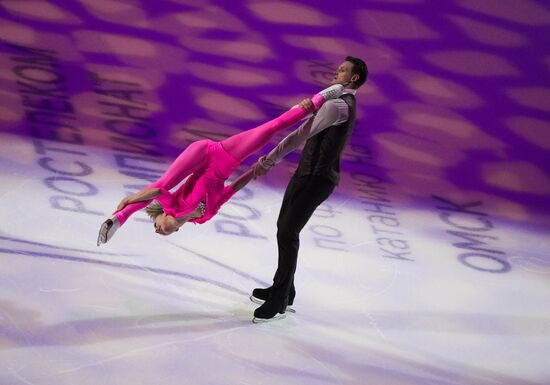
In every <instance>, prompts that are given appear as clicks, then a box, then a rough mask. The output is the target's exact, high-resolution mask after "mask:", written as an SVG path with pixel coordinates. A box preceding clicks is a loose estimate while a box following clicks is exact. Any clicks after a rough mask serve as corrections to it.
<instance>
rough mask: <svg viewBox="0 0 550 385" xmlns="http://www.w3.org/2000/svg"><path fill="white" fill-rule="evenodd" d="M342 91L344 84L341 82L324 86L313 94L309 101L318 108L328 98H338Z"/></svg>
mask: <svg viewBox="0 0 550 385" xmlns="http://www.w3.org/2000/svg"><path fill="white" fill-rule="evenodd" d="M343 93H344V86H343V85H341V84H334V85H332V86H330V87H328V88H325V89H324V90H322V91H321V92H319V93H317V94H315V95H313V97H312V98H311V102H312V103H313V105H314V106H315V109H316V110H318V109H319V108H320V107H321V106H322V105H323V103H324V102H326V101H327V100H330V99H336V98H339V97H340V96H341V95H342V94H343Z"/></svg>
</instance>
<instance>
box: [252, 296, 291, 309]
mask: <svg viewBox="0 0 550 385" xmlns="http://www.w3.org/2000/svg"><path fill="white" fill-rule="evenodd" d="M250 300H251V301H252V302H254V303H257V304H258V305H263V303H264V302H265V301H264V300H263V299H259V298H257V297H254V296H253V295H251V296H250ZM286 311H287V312H289V313H296V310H294V309H293V308H291V307H290V306H287V307H286Z"/></svg>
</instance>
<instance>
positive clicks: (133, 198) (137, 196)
mask: <svg viewBox="0 0 550 385" xmlns="http://www.w3.org/2000/svg"><path fill="white" fill-rule="evenodd" d="M160 195H162V192H161V189H160V188H156V187H152V188H144V189H141V190H140V191H138V192H137V193H134V194H132V195H129V196H127V197H125V198H124V199H122V200H121V201H120V203H119V204H118V206H117V208H116V209H117V211H118V210H122V209H123V208H124V207H126V206H127V205H129V204H130V203H136V202H143V201H148V200H150V199H153V198H156V197H158V196H160Z"/></svg>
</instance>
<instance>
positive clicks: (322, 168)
mask: <svg viewBox="0 0 550 385" xmlns="http://www.w3.org/2000/svg"><path fill="white" fill-rule="evenodd" d="M367 75H368V69H367V66H366V64H365V62H363V60H361V59H359V58H356V57H352V56H348V57H346V59H345V61H344V62H343V63H342V64H340V66H338V68H337V70H336V71H335V72H334V77H333V79H332V82H331V84H332V85H334V84H342V85H343V86H344V87H345V90H344V94H343V95H342V96H340V97H339V98H337V99H333V100H329V101H327V102H326V103H325V104H324V105H323V106H322V107H321V108H320V109H319V110H318V111H317V113H316V114H315V115H314V116H313V117H311V118H310V119H309V120H307V121H306V122H305V123H304V124H302V126H300V127H299V128H298V129H297V130H296V131H294V132H292V133H291V134H289V135H288V136H287V137H286V138H284V139H283V140H282V141H281V142H280V143H279V144H278V145H277V147H276V148H274V149H273V150H272V151H271V152H270V153H269V154H268V155H267V156H263V157H261V158H260V159H259V160H258V162H257V163H256V164H255V165H254V166H253V167H254V174H255V175H265V174H266V173H267V172H268V171H269V170H270V169H271V167H273V166H274V165H275V164H276V163H278V162H280V161H281V160H282V158H283V157H284V156H285V155H287V154H288V153H290V152H292V151H293V150H294V149H296V148H297V147H298V146H299V145H300V144H301V143H302V142H304V141H305V140H307V142H306V144H305V146H304V149H303V151H302V155H301V157H300V163H299V165H298V168H297V170H296V172H295V173H294V175H293V177H292V178H291V179H290V182H289V183H288V186H287V188H286V191H285V195H284V198H283V203H282V205H281V211H280V212H279V218H278V219H277V245H278V252H279V259H278V267H277V271H276V272H275V276H274V278H273V285H272V286H271V287H268V288H265V289H263V288H256V289H254V291H253V292H252V296H251V297H250V299H251V300H252V301H253V302H256V303H262V305H261V306H260V307H258V308H257V309H256V310H255V311H254V320H253V321H254V322H255V323H258V322H266V321H270V320H275V319H281V318H284V317H285V314H284V313H285V311H286V310H287V305H292V303H293V301H294V297H295V295H296V291H295V289H294V273H295V272H296V261H297V258H298V248H299V245H300V240H299V235H300V231H301V230H302V229H303V228H304V226H305V225H306V223H307V222H308V220H309V218H310V217H311V216H312V215H313V212H314V211H315V209H316V208H317V206H319V205H320V204H321V203H322V202H324V201H325V200H326V199H327V198H328V197H329V196H330V194H331V193H332V191H333V190H334V188H335V187H336V185H337V184H338V182H339V177H340V158H341V155H342V152H343V150H344V147H345V146H346V144H347V142H348V141H349V138H350V136H351V133H352V130H353V126H354V123H355V92H356V91H357V89H358V88H359V87H361V85H363V83H365V81H366V80H367ZM300 106H302V107H304V108H306V109H307V110H312V109H313V108H312V104H311V101H309V100H304V101H302V103H300ZM290 310H291V309H289V311H290Z"/></svg>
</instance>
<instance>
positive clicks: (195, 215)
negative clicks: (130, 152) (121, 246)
mask: <svg viewBox="0 0 550 385" xmlns="http://www.w3.org/2000/svg"><path fill="white" fill-rule="evenodd" d="M343 90H344V87H343V86H342V85H340V84H336V85H333V86H331V87H329V88H326V89H324V90H323V91H321V92H319V93H318V94H316V95H314V96H313V97H312V98H311V102H312V104H313V110H318V109H319V108H320V107H321V106H322V105H323V103H324V102H325V101H326V100H329V99H334V98H337V97H339V96H340V95H341V94H342V92H343ZM308 113H309V111H308V110H306V109H305V108H304V107H303V106H301V105H300V106H297V107H293V108H291V109H290V110H288V111H287V112H285V113H283V114H282V115H280V116H279V117H277V118H275V119H273V120H271V121H269V122H267V123H264V124H262V125H260V126H258V127H255V128H252V129H250V130H247V131H244V132H241V133H239V134H236V135H233V136H231V137H229V138H227V139H225V140H223V141H221V142H214V141H211V140H208V139H203V140H199V141H197V142H193V143H191V144H190V145H189V146H188V147H187V148H186V149H185V150H184V151H183V152H182V153H181V154H180V155H179V156H178V157H177V158H176V160H175V161H174V162H173V163H172V164H171V165H170V166H169V167H168V169H167V170H166V172H165V173H164V174H163V175H162V176H161V178H160V179H159V180H157V181H156V182H154V183H152V184H151V185H149V186H147V187H146V188H144V189H142V190H141V191H139V192H137V193H135V194H133V195H130V196H128V197H126V198H124V199H122V201H121V202H120V203H119V205H118V206H117V211H115V213H114V215H113V217H112V218H110V219H107V220H106V221H105V222H103V224H102V225H101V227H100V229H99V235H98V238H97V245H98V246H99V245H100V244H102V243H106V242H107V241H109V240H110V239H111V238H112V237H113V234H114V233H115V232H116V231H117V230H118V229H119V228H120V226H122V225H123V224H124V222H126V220H128V218H129V217H130V215H132V214H133V213H135V212H136V211H138V210H140V209H142V208H144V207H146V206H147V205H149V204H150V203H151V201H152V200H153V199H155V200H156V201H157V202H158V203H157V202H153V204H151V205H149V206H148V207H147V209H146V211H147V213H148V214H149V216H150V217H151V218H152V219H153V220H154V226H155V231H156V232H157V233H159V234H162V235H169V234H172V233H173V232H175V231H178V229H179V228H180V227H181V226H182V225H183V224H184V223H186V222H188V221H190V222H193V223H204V222H206V221H208V220H209V219H211V218H212V217H213V216H214V215H216V213H217V212H218V210H219V209H220V207H221V205H223V204H224V203H225V202H227V201H228V200H229V198H231V197H232V196H233V195H234V194H235V193H236V192H237V191H238V190H240V189H241V188H243V187H244V186H245V185H246V184H247V183H248V182H250V180H252V179H254V177H255V176H254V171H253V169H250V170H248V171H247V172H245V173H244V174H242V175H241V176H240V177H239V178H238V179H237V180H235V182H233V183H232V184H231V185H229V186H224V181H225V180H226V179H227V178H229V176H230V175H231V173H232V172H233V171H235V169H236V168H237V167H238V166H239V164H240V163H241V162H242V161H243V160H244V159H245V158H247V157H248V156H249V155H251V154H252V153H254V152H256V151H258V150H259V149H261V148H262V147H263V146H265V145H266V144H267V143H268V142H269V140H270V139H271V138H272V137H273V136H274V135H275V134H277V133H278V132H279V131H282V130H284V129H287V128H289V127H290V126H292V125H294V124H295V123H297V122H298V121H300V120H301V119H302V118H304V117H305V116H306V115H307V114H308ZM187 176H190V177H189V178H188V179H187V180H186V181H185V183H184V184H183V185H182V186H181V187H180V188H179V189H178V190H176V191H175V192H174V193H170V192H169V191H168V190H170V189H171V188H173V187H175V186H176V185H177V184H178V183H180V182H181V181H182V180H184V179H185V178H186V177H187Z"/></svg>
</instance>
